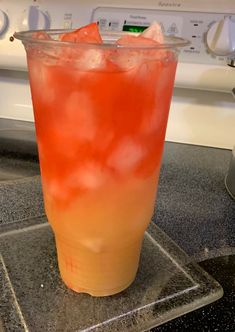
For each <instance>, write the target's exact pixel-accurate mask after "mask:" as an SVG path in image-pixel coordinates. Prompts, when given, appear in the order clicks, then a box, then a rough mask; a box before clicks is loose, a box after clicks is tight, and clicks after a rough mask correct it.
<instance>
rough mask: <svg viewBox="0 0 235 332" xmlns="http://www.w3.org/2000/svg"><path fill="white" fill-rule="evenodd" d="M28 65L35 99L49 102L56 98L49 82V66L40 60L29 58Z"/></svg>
mask: <svg viewBox="0 0 235 332" xmlns="http://www.w3.org/2000/svg"><path fill="white" fill-rule="evenodd" d="M29 67H30V80H31V82H32V93H33V96H34V97H35V100H40V101H42V102H43V103H46V104H51V103H52V102H53V101H54V100H55V99H56V92H55V90H54V87H53V85H52V84H51V75H50V66H47V65H46V64H44V62H43V61H40V60H29Z"/></svg>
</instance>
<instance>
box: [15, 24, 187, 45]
mask: <svg viewBox="0 0 235 332" xmlns="http://www.w3.org/2000/svg"><path fill="white" fill-rule="evenodd" d="M72 31H74V29H70V30H66V29H50V30H29V31H19V32H15V33H14V34H13V37H14V38H16V39H19V40H21V41H22V42H23V44H25V45H26V44H34V45H35V44H36V45H41V46H59V47H63V46H64V47H68V46H69V47H73V48H78V47H82V48H96V49H97V48H98V49H107V48H111V49H132V50H133V49H134V50H140V49H141V50H162V49H177V48H179V47H184V46H187V45H189V44H190V41H189V40H187V39H184V38H181V37H175V36H164V43H162V44H156V46H155V45H154V46H153V45H146V44H145V45H141V44H140V45H136V44H135V45H117V44H115V41H116V40H117V39H119V38H120V37H122V36H124V35H127V34H128V35H132V36H133V35H134V36H138V35H139V34H138V33H133V32H113V31H112V32H109V31H105V32H101V37H102V39H103V40H104V43H103V44H99V43H74V42H67V41H66V42H64V41H63V42H62V41H60V40H56V39H52V40H51V39H38V38H35V37H34V34H35V33H38V32H46V33H47V34H48V35H49V36H51V37H52V38H53V37H58V36H59V35H61V34H63V33H66V32H72Z"/></svg>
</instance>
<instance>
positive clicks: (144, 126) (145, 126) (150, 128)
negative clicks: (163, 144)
mask: <svg viewBox="0 0 235 332" xmlns="http://www.w3.org/2000/svg"><path fill="white" fill-rule="evenodd" d="M159 114H161V112H159V110H158V112H157V111H156V110H153V112H152V114H151V115H150V116H149V115H146V116H145V117H144V119H143V121H142V123H141V125H140V132H141V133H143V134H147V135H148V134H152V133H154V132H156V130H157V129H159V128H160V125H161V119H160V118H159Z"/></svg>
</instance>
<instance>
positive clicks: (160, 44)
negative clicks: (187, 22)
mask: <svg viewBox="0 0 235 332" xmlns="http://www.w3.org/2000/svg"><path fill="white" fill-rule="evenodd" d="M14 37H15V38H16V39H20V40H22V42H23V43H40V44H44V43H45V44H48V43H50V44H52V45H58V46H59V45H61V46H62V45H67V46H68V45H71V47H75V45H77V46H78V45H79V46H82V47H94V46H95V47H111V48H117V47H118V48H154V49H158V48H160V49H162V48H177V47H182V46H185V45H187V44H188V41H186V40H184V39H182V38H177V37H166V36H163V34H162V31H161V27H160V25H159V24H158V23H156V22H153V23H152V24H151V25H150V27H148V28H147V29H146V30H145V31H144V32H142V33H141V34H134V33H127V32H125V33H123V32H121V33H120V32H118V33H117V32H102V33H101V34H100V31H99V28H98V25H97V23H90V24H88V25H86V26H84V27H81V28H79V29H77V30H74V31H66V30H47V31H25V32H16V33H15V34H14Z"/></svg>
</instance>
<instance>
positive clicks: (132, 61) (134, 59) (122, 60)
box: [109, 35, 157, 70]
mask: <svg viewBox="0 0 235 332" xmlns="http://www.w3.org/2000/svg"><path fill="white" fill-rule="evenodd" d="M116 43H117V44H118V45H120V46H125V47H124V48H121V47H120V49H118V50H117V51H116V53H114V52H113V54H111V56H110V58H109V59H110V60H111V61H112V62H114V63H116V64H117V66H118V67H119V68H121V69H123V70H130V69H132V68H138V66H139V65H140V64H141V63H142V62H143V59H144V58H146V52H147V54H148V48H147V47H154V46H156V45H157V43H156V41H154V40H151V39H149V38H145V37H143V36H142V35H139V36H131V35H125V36H123V37H121V38H120V39H118V40H117V42H116ZM126 47H128V48H126ZM136 47H138V48H139V49H136ZM141 47H143V48H141ZM132 48H133V49H132Z"/></svg>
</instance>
